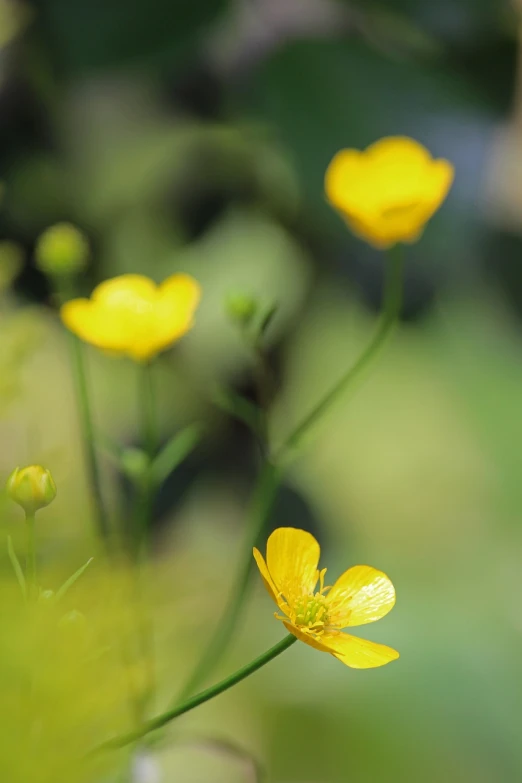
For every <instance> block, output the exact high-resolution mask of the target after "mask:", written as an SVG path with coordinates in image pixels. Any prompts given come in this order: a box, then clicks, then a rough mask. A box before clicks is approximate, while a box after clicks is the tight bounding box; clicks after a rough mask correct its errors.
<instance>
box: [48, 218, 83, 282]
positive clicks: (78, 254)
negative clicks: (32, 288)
mask: <svg viewBox="0 0 522 783" xmlns="http://www.w3.org/2000/svg"><path fill="white" fill-rule="evenodd" d="M35 260H36V266H37V267H38V269H40V270H41V271H42V272H45V273H46V274H48V275H63V274H73V273H74V272H79V271H80V270H82V269H83V268H84V267H85V266H86V265H87V261H88V260H89V244H88V242H87V239H86V238H85V236H84V235H83V234H82V232H81V231H79V230H78V229H77V228H76V227H75V226H73V225H72V224H71V223H57V224H56V225H55V226H51V227H50V228H48V229H46V230H45V231H44V232H43V234H41V235H40V237H39V238H38V242H37V243H36V249H35Z"/></svg>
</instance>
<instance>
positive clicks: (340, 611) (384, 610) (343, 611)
mask: <svg viewBox="0 0 522 783" xmlns="http://www.w3.org/2000/svg"><path fill="white" fill-rule="evenodd" d="M326 602H327V604H328V614H329V617H330V624H331V625H332V626H334V627H335V628H348V627H349V626H354V625H366V623H373V622H375V620H380V619H381V617H384V615H386V614H388V612H389V611H390V610H391V609H392V608H393V606H394V605H395V588H394V586H393V584H392V582H391V580H390V579H389V578H388V577H387V576H386V574H384V573H383V572H382V571H377V569H375V568H372V567H371V566H365V565H359V566H354V567H353V568H349V569H348V571H345V572H344V574H342V576H340V577H339V579H338V580H337V582H336V583H335V584H334V585H333V587H332V588H331V590H330V592H329V593H328V595H327V596H326Z"/></svg>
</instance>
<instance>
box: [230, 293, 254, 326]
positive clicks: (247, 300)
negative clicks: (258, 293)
mask: <svg viewBox="0 0 522 783" xmlns="http://www.w3.org/2000/svg"><path fill="white" fill-rule="evenodd" d="M258 307H259V303H258V301H257V299H256V297H255V296H252V295H251V294H247V293H241V292H238V293H231V294H229V295H228V296H227V298H226V301H225V312H226V314H227V315H228V317H229V318H230V320H231V321H232V322H233V323H235V324H239V326H248V324H249V323H251V321H252V318H253V317H254V316H255V314H256V313H257V310H258Z"/></svg>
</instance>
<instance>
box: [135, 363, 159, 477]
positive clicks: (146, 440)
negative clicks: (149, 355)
mask: <svg viewBox="0 0 522 783" xmlns="http://www.w3.org/2000/svg"><path fill="white" fill-rule="evenodd" d="M139 371H140V378H139V380H140V388H139V396H140V412H141V416H142V424H141V426H142V438H143V446H144V448H145V451H146V453H147V456H148V457H149V460H150V461H151V462H152V460H153V459H154V457H155V456H156V451H157V449H158V429H157V417H156V395H155V389H154V378H153V374H152V364H151V363H150V362H146V363H144V364H143V365H141V366H140V367H139Z"/></svg>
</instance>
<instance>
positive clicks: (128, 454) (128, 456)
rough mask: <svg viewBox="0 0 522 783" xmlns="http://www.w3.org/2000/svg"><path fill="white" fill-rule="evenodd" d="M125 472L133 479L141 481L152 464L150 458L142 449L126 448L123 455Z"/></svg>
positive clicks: (122, 462) (122, 461)
mask: <svg viewBox="0 0 522 783" xmlns="http://www.w3.org/2000/svg"><path fill="white" fill-rule="evenodd" d="M121 464H122V468H123V472H124V473H125V475H126V476H127V477H128V478H130V479H131V480H132V481H139V480H140V479H141V478H143V476H144V475H145V473H146V472H147V470H148V469H149V466H150V460H149V457H148V456H147V454H146V453H145V452H144V451H143V450H142V449H137V448H130V449H125V451H124V452H123V454H122V457H121Z"/></svg>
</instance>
